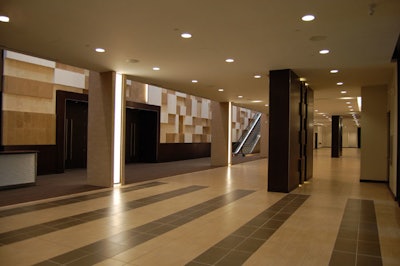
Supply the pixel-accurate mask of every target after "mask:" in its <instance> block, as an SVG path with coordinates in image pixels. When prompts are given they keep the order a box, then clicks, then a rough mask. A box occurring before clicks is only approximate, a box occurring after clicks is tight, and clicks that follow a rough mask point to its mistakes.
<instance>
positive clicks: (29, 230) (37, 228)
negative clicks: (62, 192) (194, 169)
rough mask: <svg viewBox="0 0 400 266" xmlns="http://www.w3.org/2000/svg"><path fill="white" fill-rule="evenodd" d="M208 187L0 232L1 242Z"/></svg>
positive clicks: (181, 191)
mask: <svg viewBox="0 0 400 266" xmlns="http://www.w3.org/2000/svg"><path fill="white" fill-rule="evenodd" d="M204 188H206V187H205V186H188V187H184V188H180V189H176V190H172V191H168V192H164V193H160V194H157V195H153V196H149V197H145V198H142V199H137V200H132V201H129V202H126V203H124V204H122V205H118V206H111V207H107V208H101V209H97V210H93V211H90V212H85V213H80V214H77V215H73V216H69V217H65V218H60V219H57V220H53V221H50V222H46V223H42V224H38V225H33V226H29V227H25V228H21V229H17V230H13V231H8V232H5V233H1V234H0V244H1V245H7V244H11V243H15V242H18V241H22V240H26V239H29V238H32V237H36V236H40V235H44V234H48V233H51V232H55V231H58V230H62V229H65V228H68V227H72V226H76V225H79V224H83V223H87V222H90V221H93V220H97V219H100V218H104V217H108V216H111V215H114V214H117V213H120V212H124V211H129V210H133V209H136V208H139V207H143V206H147V205H149V204H152V203H156V202H160V201H163V200H166V199H170V198H173V197H177V196H181V195H184V194H187V193H191V192H194V191H197V190H200V189H204Z"/></svg>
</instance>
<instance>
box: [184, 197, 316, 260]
mask: <svg viewBox="0 0 400 266" xmlns="http://www.w3.org/2000/svg"><path fill="white" fill-rule="evenodd" d="M308 197H309V196H308V195H297V194H289V195H287V196H285V197H283V198H282V199H281V200H279V201H278V202H276V203H275V204H274V205H272V206H271V207H269V208H268V209H266V210H264V211H263V212H261V213H260V214H259V215H257V216H256V217H254V218H253V219H251V220H250V221H249V222H247V223H246V224H245V225H243V226H242V227H240V228H239V229H237V230H236V231H235V232H233V233H232V234H230V235H229V236H227V237H226V238H224V239H223V240H221V241H220V242H218V243H217V244H216V245H214V246H212V247H211V248H209V249H208V250H206V251H205V252H204V253H202V254H201V255H199V256H198V257H196V258H195V259H194V260H192V261H191V262H189V263H188V264H186V265H188V266H196V265H203V266H204V265H229V266H232V265H242V264H243V263H244V262H245V261H246V260H247V259H248V258H249V257H250V256H251V255H252V254H253V253H254V252H255V251H256V250H257V249H259V248H260V247H261V245H263V244H264V243H265V242H266V241H267V240H268V239H269V237H270V236H271V235H272V234H273V233H275V231H276V230H278V228H279V227H280V226H281V225H282V224H283V223H284V222H285V221H286V220H287V219H288V218H289V217H290V216H291V215H292V214H293V213H294V212H295V211H296V210H297V209H298V208H299V207H300V206H301V205H302V204H303V203H304V201H305V200H306V199H307V198H308Z"/></svg>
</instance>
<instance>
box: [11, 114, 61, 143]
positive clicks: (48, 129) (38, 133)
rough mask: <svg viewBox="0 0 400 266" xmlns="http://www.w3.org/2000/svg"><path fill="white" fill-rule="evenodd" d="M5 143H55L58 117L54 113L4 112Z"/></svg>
mask: <svg viewBox="0 0 400 266" xmlns="http://www.w3.org/2000/svg"><path fill="white" fill-rule="evenodd" d="M3 119H4V121H3V144H4V145H54V144H55V139H56V117H55V115H53V114H40V113H28V112H15V111H4V112H3Z"/></svg>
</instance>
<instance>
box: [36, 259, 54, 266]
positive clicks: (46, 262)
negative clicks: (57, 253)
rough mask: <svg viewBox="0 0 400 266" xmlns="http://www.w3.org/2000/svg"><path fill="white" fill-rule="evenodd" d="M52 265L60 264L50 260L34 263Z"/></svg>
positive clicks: (43, 265) (41, 265)
mask: <svg viewBox="0 0 400 266" xmlns="http://www.w3.org/2000/svg"><path fill="white" fill-rule="evenodd" d="M54 265H60V264H59V263H57V262H54V261H51V260H45V261H42V262H40V263H37V264H34V266H54Z"/></svg>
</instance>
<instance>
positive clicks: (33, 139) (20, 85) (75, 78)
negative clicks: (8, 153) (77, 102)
mask: <svg viewBox="0 0 400 266" xmlns="http://www.w3.org/2000/svg"><path fill="white" fill-rule="evenodd" d="M88 77H89V71H88V70H84V69H81V68H76V67H72V66H68V65H64V64H60V63H57V62H54V61H50V60H45V59H40V58H37V57H33V56H27V55H24V54H20V53H15V52H11V51H5V53H4V86H3V128H2V130H3V145H51V144H55V142H56V111H55V109H56V99H55V95H56V91H57V90H63V91H71V92H76V93H87V89H88V80H89V79H88Z"/></svg>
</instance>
